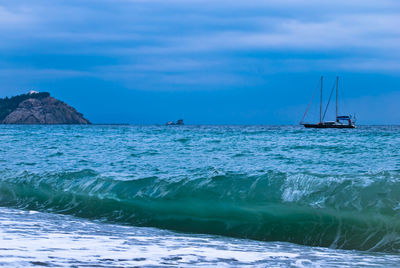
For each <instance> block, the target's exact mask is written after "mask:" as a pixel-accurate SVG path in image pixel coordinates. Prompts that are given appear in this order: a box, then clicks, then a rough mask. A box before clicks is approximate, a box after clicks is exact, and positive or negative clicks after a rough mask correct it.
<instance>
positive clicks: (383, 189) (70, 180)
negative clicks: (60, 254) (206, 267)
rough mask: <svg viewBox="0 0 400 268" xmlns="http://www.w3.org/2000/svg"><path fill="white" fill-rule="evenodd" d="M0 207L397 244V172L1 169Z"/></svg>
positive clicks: (296, 238) (388, 246) (321, 241)
mask: <svg viewBox="0 0 400 268" xmlns="http://www.w3.org/2000/svg"><path fill="white" fill-rule="evenodd" d="M1 177H2V178H1V179H0V205H1V206H6V207H13V208H21V209H29V210H39V211H45V212H51V213H61V214H69V215H75V216H78V217H84V218H90V219H98V220H105V221H109V222H115V223H120V224H132V225H136V226H150V227H158V228H165V229H171V230H176V231H183V232H195V233H207V234H218V235H226V236H232V237H238V238H248V239H256V240H263V241H287V242H293V243H297V244H303V245H310V246H322V247H331V248H342V249H357V250H371V251H386V252H399V251H400V214H399V209H400V172H399V171H396V170H395V171H390V172H389V171H385V172H379V173H366V174H360V175H354V174H352V175H346V174H343V175H335V176H329V175H321V174H312V173H302V174H287V173H283V172H275V171H269V172H265V173H264V174H262V175H257V176H255V175H252V176H250V175H246V174H224V175H218V176H211V177H210V176H209V177H207V176H205V177H204V178H197V179H191V178H182V179H179V180H178V179H176V180H173V181H171V180H167V179H161V178H158V177H147V178H140V179H134V180H118V178H115V177H107V176H103V175H101V174H99V173H97V172H95V171H93V170H90V169H85V170H80V171H76V172H63V173H43V174H35V173H30V172H23V173H20V174H17V175H16V174H11V173H5V172H3V174H1Z"/></svg>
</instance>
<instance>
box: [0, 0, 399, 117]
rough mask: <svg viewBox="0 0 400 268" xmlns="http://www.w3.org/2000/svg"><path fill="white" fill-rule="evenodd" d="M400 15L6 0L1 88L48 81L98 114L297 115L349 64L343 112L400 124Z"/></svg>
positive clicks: (375, 10)
mask: <svg viewBox="0 0 400 268" xmlns="http://www.w3.org/2000/svg"><path fill="white" fill-rule="evenodd" d="M321 3H324V4H321ZM399 25H400V1H397V0H392V1H389V0H376V1H371V0H353V1H348V0H346V1H344V0H336V1H320V0H319V1H316V0H307V1H306V0H304V1H302V0H279V1H278V0H270V1H261V0H252V1H248V0H235V1H227V0H219V1H211V0H202V1H200V0H113V1H110V0H96V1H94V0H80V1H77V0H68V1H67V0H65V1H57V0H35V1H31V0H15V1H9V0H0V35H1V39H0V81H1V84H0V97H4V96H11V95H15V94H19V93H24V92H27V91H28V90H31V89H35V90H39V91H49V92H50V93H51V94H52V95H53V96H55V97H57V98H59V99H61V100H64V101H66V102H67V103H69V104H71V105H73V106H74V107H76V108H77V109H78V110H79V111H81V112H83V113H84V114H85V115H86V117H88V118H89V119H90V120H91V121H92V122H95V123H133V124H153V123H165V122H166V121H169V120H176V119H179V118H184V119H185V121H186V122H187V123H190V124H296V123H298V122H299V121H300V119H301V117H302V115H303V113H304V110H305V108H306V106H307V104H308V102H309V100H310V98H311V96H312V94H313V92H314V90H315V88H316V86H317V84H318V81H319V77H320V76H321V75H324V77H325V82H326V83H325V85H326V87H325V89H326V93H325V96H326V97H327V96H328V95H329V91H330V89H331V88H332V86H333V83H334V80H335V77H336V76H337V75H339V76H340V96H341V100H342V103H341V106H340V107H341V110H342V112H346V113H350V112H351V113H353V112H355V113H356V114H357V118H358V120H359V123H360V124H379V123H380V124H400V112H399V110H400V105H399V103H400V90H399V89H400V27H399ZM326 101H327V100H326ZM317 105H318V103H314V104H313V106H312V107H311V111H310V115H309V117H308V120H313V118H315V117H316V115H317Z"/></svg>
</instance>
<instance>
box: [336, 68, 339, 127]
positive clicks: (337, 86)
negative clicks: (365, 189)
mask: <svg viewBox="0 0 400 268" xmlns="http://www.w3.org/2000/svg"><path fill="white" fill-rule="evenodd" d="M338 89H339V76H337V77H336V121H338V119H337V117H338V106H339V103H338V101H339V90H338Z"/></svg>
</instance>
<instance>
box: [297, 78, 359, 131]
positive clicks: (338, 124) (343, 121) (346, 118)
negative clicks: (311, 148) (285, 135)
mask: <svg viewBox="0 0 400 268" xmlns="http://www.w3.org/2000/svg"><path fill="white" fill-rule="evenodd" d="M335 88H336V120H335V121H324V119H325V115H326V111H327V110H328V107H329V103H330V102H331V98H332V93H333V91H334V89H335ZM338 88H339V77H336V85H335V87H334V88H332V91H331V94H330V96H329V101H328V104H327V105H326V108H325V112H324V113H323V114H322V93H323V77H322V76H321V99H320V106H319V122H318V123H315V124H311V123H304V122H303V120H304V118H305V117H306V115H307V112H308V109H309V108H310V105H311V103H312V100H313V99H314V96H315V93H316V92H315V93H314V95H313V97H312V98H311V101H310V103H309V104H308V107H307V109H306V111H305V113H304V115H303V118H302V120H301V122H300V125H303V126H304V127H306V128H356V125H355V118H354V120H353V121H352V116H351V115H339V114H338V110H339V108H338V106H339V91H338ZM317 89H318V88H317Z"/></svg>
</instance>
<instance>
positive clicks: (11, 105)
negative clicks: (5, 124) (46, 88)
mask: <svg viewBox="0 0 400 268" xmlns="http://www.w3.org/2000/svg"><path fill="white" fill-rule="evenodd" d="M49 96H50V93H48V92H37V93H36V92H35V93H27V94H21V95H17V96H14V97H11V98H8V97H5V98H0V122H1V121H3V120H4V118H6V117H7V115H9V114H10V113H12V112H13V111H14V110H15V109H17V108H18V106H19V104H20V103H21V102H23V101H25V100H27V99H43V98H47V97H49Z"/></svg>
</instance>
